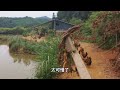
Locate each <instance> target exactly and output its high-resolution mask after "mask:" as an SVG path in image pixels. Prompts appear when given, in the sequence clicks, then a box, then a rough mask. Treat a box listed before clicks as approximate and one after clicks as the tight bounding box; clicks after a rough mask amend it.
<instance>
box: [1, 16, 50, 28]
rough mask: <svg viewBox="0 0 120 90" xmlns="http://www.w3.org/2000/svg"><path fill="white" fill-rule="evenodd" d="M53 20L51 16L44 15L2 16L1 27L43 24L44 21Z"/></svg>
mask: <svg viewBox="0 0 120 90" xmlns="http://www.w3.org/2000/svg"><path fill="white" fill-rule="evenodd" d="M49 20H51V19H50V18H49V17H46V16H43V17H37V18H32V17H27V16H26V17H19V18H18V17H15V18H12V17H0V27H2V28H4V27H5V28H12V27H16V26H33V25H37V24H41V23H44V22H47V21H49Z"/></svg>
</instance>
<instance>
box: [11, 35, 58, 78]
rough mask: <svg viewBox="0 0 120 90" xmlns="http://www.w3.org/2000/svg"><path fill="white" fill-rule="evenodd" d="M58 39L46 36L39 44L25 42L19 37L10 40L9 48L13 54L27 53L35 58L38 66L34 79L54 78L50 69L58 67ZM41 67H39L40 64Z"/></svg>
mask: <svg viewBox="0 0 120 90" xmlns="http://www.w3.org/2000/svg"><path fill="white" fill-rule="evenodd" d="M59 41H60V37H56V36H54V37H51V36H48V37H47V38H46V40H45V41H41V42H39V43H36V42H30V41H26V40H24V39H22V38H20V37H19V36H15V37H14V38H11V39H10V42H9V48H10V52H13V53H29V54H32V55H33V54H34V55H36V57H37V60H38V62H39V65H38V67H37V70H36V78H43V79H47V78H54V76H55V75H56V73H53V72H51V68H55V67H59V65H58V58H57V55H58V44H59ZM42 63H44V64H43V66H42V67H41V64H42Z"/></svg>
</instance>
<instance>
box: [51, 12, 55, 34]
mask: <svg viewBox="0 0 120 90" xmlns="http://www.w3.org/2000/svg"><path fill="white" fill-rule="evenodd" d="M52 19H53V30H54V32H55V34H56V29H55V28H56V23H55V13H53V18H52Z"/></svg>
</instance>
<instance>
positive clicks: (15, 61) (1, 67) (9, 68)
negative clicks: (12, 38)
mask: <svg viewBox="0 0 120 90" xmlns="http://www.w3.org/2000/svg"><path fill="white" fill-rule="evenodd" d="M36 66H37V62H36V61H35V56H33V55H28V54H13V53H10V52H9V46H7V45H0V79H31V78H34V76H35V70H36Z"/></svg>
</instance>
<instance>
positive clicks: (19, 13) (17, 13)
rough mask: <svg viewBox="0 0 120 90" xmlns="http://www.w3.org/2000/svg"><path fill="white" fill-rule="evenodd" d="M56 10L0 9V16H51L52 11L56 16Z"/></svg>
mask: <svg viewBox="0 0 120 90" xmlns="http://www.w3.org/2000/svg"><path fill="white" fill-rule="evenodd" d="M57 12H58V11H0V17H25V16H29V17H34V18H35V17H41V16H48V17H50V18H52V15H53V13H55V16H57Z"/></svg>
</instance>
